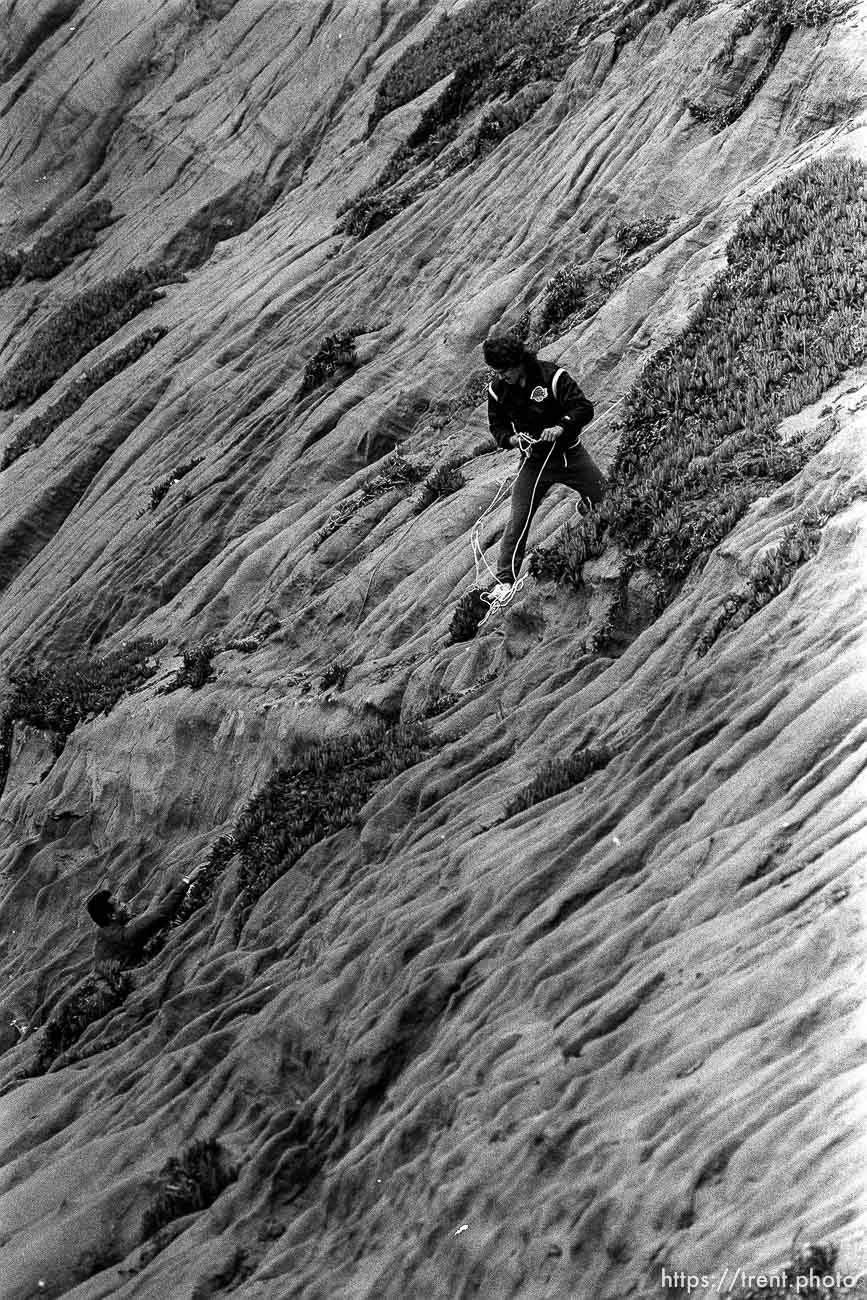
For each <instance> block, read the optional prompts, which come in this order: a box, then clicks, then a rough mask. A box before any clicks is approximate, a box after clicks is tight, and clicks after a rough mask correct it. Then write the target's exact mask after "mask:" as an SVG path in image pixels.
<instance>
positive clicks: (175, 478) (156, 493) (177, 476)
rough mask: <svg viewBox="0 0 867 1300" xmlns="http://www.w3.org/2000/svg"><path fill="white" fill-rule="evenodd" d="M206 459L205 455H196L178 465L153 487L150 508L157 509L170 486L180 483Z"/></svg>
mask: <svg viewBox="0 0 867 1300" xmlns="http://www.w3.org/2000/svg"><path fill="white" fill-rule="evenodd" d="M204 459H205V458H204V456H194V457H193V459H192V460H188V461H185V462H184V463H183V464H182V465H176V466H175V468H174V469H173V470H172V472H171V473H170V474H168V475H167V476H166V477H165V478H164V479H161V480H160V482H159V483H157V484H156V485H155V486H154V487H152V488H151V499H150V504H149V505H148V509H149V510H156V508H157V506H158V505H159V504H160V502H161V501H162V499H163V497H164V496H165V495H166V493H167V492H168V490H169V488H170V487H173V486H174V484H175V483H179V482H180V481H181V479H182V478H186V476H187V475H188V474H191V473H192V471H193V470H194V469H195V468H196V466H197V465H201V463H202V461H203V460H204Z"/></svg>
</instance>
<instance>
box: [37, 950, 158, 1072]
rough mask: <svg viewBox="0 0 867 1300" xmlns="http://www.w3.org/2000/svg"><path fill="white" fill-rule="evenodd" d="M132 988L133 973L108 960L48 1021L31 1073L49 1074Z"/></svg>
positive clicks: (85, 980)
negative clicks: (91, 1026)
mask: <svg viewBox="0 0 867 1300" xmlns="http://www.w3.org/2000/svg"><path fill="white" fill-rule="evenodd" d="M132 987H133V983H132V977H131V975H130V974H129V973H128V972H127V971H126V970H124V969H123V968H122V967H121V966H120V965H119V963H117V962H106V963H104V964H103V965H102V966H101V967H100V969H99V970H98V971H95V972H93V973H92V974H90V975H87V976H86V977H85V979H84V980H83V981H82V983H81V984H80V986H79V987H78V988H77V989H76V990H75V991H74V992H73V993H71V994H70V995H69V997H67V998H66V999H65V1001H64V1002H63V1003H62V1004H61V1006H60V1007H59V1008H58V1010H57V1011H56V1012H55V1013H54V1014H53V1015H52V1016H51V1017H50V1018H49V1019H48V1020H47V1021H46V1024H45V1028H44V1030H43V1034H42V1039H41V1041H40V1044H39V1050H38V1052H37V1054H36V1058H35V1060H34V1062H33V1064H32V1066H31V1068H30V1072H31V1074H34V1075H36V1074H45V1073H46V1072H47V1071H48V1070H49V1069H50V1068H51V1066H52V1065H53V1064H54V1062H55V1061H56V1060H57V1058H58V1057H59V1056H62V1055H63V1054H64V1053H65V1052H67V1051H68V1050H69V1048H70V1047H72V1045H73V1044H74V1043H76V1042H78V1040H79V1038H80V1037H81V1035H82V1034H83V1033H84V1031H85V1029H87V1028H89V1026H90V1025H92V1024H95V1023H96V1021H97V1020H101V1019H102V1017H103V1016H107V1015H108V1013H109V1012H110V1011H114V1009H115V1008H116V1007H119V1006H120V1005H121V1003H122V1002H124V1001H125V1000H126V998H127V995H128V994H129V993H130V991H131V990H132Z"/></svg>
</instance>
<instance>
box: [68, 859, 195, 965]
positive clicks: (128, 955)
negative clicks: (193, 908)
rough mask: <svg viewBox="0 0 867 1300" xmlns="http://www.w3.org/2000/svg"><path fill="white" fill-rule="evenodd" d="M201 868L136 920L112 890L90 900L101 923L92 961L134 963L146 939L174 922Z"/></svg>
mask: <svg viewBox="0 0 867 1300" xmlns="http://www.w3.org/2000/svg"><path fill="white" fill-rule="evenodd" d="M200 870H201V868H196V870H195V871H191V872H190V874H189V875H188V876H184V877H183V879H182V880H180V881H179V882H178V884H177V885H174V886H173V887H172V888H171V889H169V891H168V893H166V895H165V897H164V898H162V899H161V900H160V901H159V902H158V903H156V904H155V905H154V906H153V907H151V908H150V909H149V910H148V911H147V912H145V913H144V914H143V915H142V916H138V917H136V918H135V920H132V919H131V917H130V912H129V908H128V907H127V906H126V904H125V903H121V902H118V901H117V900H116V899H115V898H114V897H113V895H112V892H111V890H110V889H99V890H97V892H96V893H95V894H91V896H90V898H89V899H88V900H87V910H88V912H89V914H90V919H91V920H92V921H93V922H94V923H95V924H96V925H97V926H98V932H97V935H96V939H95V941H94V945H93V962H94V965H95V966H96V967H97V968H99V967H100V966H103V965H105V964H106V963H107V962H117V963H119V964H120V965H121V966H134V965H135V964H136V962H138V961H139V960H140V959H141V957H142V955H143V952H144V947H145V944H146V943H147V941H148V940H149V939H151V938H153V936H154V935H155V934H156V933H157V932H158V931H159V930H161V929H162V928H163V926H166V925H168V924H169V922H170V921H171V919H172V917H173V916H174V914H175V912H176V911H177V909H178V907H179V906H180V904H181V902H182V901H183V899H184V896H185V895H186V892H187V890H188V889H189V887H190V885H191V884H192V883H193V881H194V880H195V878H196V876H197V875H198V873H199V871H200Z"/></svg>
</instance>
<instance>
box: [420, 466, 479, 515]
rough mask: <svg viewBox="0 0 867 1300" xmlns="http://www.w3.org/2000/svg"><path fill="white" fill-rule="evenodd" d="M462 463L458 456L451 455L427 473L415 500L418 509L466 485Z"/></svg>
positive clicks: (426, 506) (425, 507)
mask: <svg viewBox="0 0 867 1300" xmlns="http://www.w3.org/2000/svg"><path fill="white" fill-rule="evenodd" d="M462 464H463V461H462V460H461V459H460V457H458V456H452V457H450V459H449V460H446V461H443V463H442V465H439V466H437V468H436V469H435V470H434V471H433V473H432V474H428V476H427V478H426V479H425V481H424V482H423V483H422V485H421V487H420V489H419V492H418V497H417V500H416V504H417V507H418V509H419V510H420V511H421V510H426V509H427V508H428V506H430V505H433V503H434V501H438V500H439V499H440V497H448V496H451V495H452V493H454V492H459V491H460V489H461V488H462V487H464V486H465V485H466V481H467V480H466V479H465V478H464V474H463V470H462V469H461V465H462Z"/></svg>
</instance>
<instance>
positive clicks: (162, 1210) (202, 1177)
mask: <svg viewBox="0 0 867 1300" xmlns="http://www.w3.org/2000/svg"><path fill="white" fill-rule="evenodd" d="M237 1177H238V1171H237V1169H236V1168H235V1166H234V1165H233V1164H232V1162H231V1161H230V1160H229V1158H228V1153H227V1152H226V1149H225V1147H223V1145H222V1144H221V1143H220V1142H218V1141H217V1140H216V1138H205V1139H203V1140H201V1141H198V1142H192V1143H190V1145H189V1146H187V1147H184V1149H183V1150H182V1151H181V1153H180V1155H179V1156H172V1157H171V1158H170V1159H169V1160H167V1161H166V1163H165V1164H164V1165H163V1167H162V1169H161V1170H160V1172H159V1177H158V1180H157V1187H156V1189H155V1192H154V1195H153V1197H152V1199H151V1201H150V1204H149V1205H148V1207H147V1209H146V1210H145V1213H144V1218H143V1220H142V1237H143V1238H145V1239H147V1238H149V1237H153V1236H154V1235H155V1234H156V1233H158V1232H159V1231H160V1229H161V1228H164V1227H165V1226H166V1225H167V1224H169V1223H172V1222H173V1221H174V1220H175V1219H182V1218H184V1216H185V1215H187V1214H195V1213H197V1212H198V1211H199V1210H206V1209H207V1208H208V1206H209V1205H213V1203H214V1201H215V1200H216V1199H217V1197H218V1196H219V1195H220V1193H221V1192H223V1191H224V1190H225V1189H226V1188H227V1187H228V1186H229V1184H230V1183H233V1182H234V1181H235V1179H236V1178H237Z"/></svg>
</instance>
